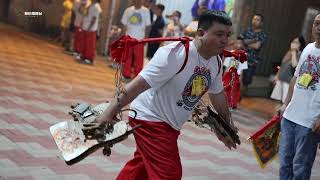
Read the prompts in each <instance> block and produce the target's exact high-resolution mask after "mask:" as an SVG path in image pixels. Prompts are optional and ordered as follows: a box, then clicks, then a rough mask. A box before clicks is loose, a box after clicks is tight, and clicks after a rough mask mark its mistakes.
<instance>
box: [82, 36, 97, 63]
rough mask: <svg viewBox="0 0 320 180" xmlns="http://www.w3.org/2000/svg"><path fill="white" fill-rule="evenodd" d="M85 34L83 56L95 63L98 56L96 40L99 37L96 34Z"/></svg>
mask: <svg viewBox="0 0 320 180" xmlns="http://www.w3.org/2000/svg"><path fill="white" fill-rule="evenodd" d="M83 33H84V40H83V42H84V44H83V49H82V51H81V55H82V57H83V58H84V59H89V60H91V61H92V62H93V60H94V58H95V56H96V40H97V35H96V32H95V31H93V32H90V31H83Z"/></svg>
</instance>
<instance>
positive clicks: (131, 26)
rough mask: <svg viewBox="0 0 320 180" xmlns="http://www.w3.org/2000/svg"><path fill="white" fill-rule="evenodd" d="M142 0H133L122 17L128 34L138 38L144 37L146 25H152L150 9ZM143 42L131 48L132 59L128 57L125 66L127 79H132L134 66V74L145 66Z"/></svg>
mask: <svg viewBox="0 0 320 180" xmlns="http://www.w3.org/2000/svg"><path fill="white" fill-rule="evenodd" d="M141 1H142V0H133V6H131V7H128V8H127V9H126V10H125V11H124V13H123V16H122V18H121V23H122V24H123V25H124V26H125V29H126V34H127V35H129V36H131V37H134V38H136V39H143V38H145V35H146V27H147V26H150V25H151V23H150V13H149V10H148V9H147V8H146V7H144V6H142V2H141ZM143 47H144V46H143V44H138V45H136V46H134V47H133V48H132V49H130V51H129V54H131V56H129V57H131V58H130V59H126V62H125V64H124V67H123V72H122V74H123V77H124V79H125V80H130V79H131V68H132V66H133V69H134V76H137V75H138V74H139V72H140V71H141V70H142V68H143V59H144V58H143Z"/></svg>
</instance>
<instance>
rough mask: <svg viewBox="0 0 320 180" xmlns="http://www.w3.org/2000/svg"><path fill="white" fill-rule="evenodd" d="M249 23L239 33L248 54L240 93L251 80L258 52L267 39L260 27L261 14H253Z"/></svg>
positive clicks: (261, 24) (257, 59)
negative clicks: (249, 25) (248, 25)
mask: <svg viewBox="0 0 320 180" xmlns="http://www.w3.org/2000/svg"><path fill="white" fill-rule="evenodd" d="M251 24H252V25H251V27H249V28H248V29H246V30H245V31H243V32H242V33H241V34H240V37H241V39H242V40H243V42H244V45H245V50H246V52H247V54H248V69H246V70H244V71H243V77H242V84H243V89H242V94H245V92H246V90H247V87H248V85H250V84H251V82H252V78H253V76H254V74H255V70H256V67H257V65H258V63H259V60H260V58H259V52H260V50H261V48H262V46H263V44H264V43H265V41H266V40H267V35H266V33H265V32H264V31H263V28H262V26H263V16H262V15H261V14H255V15H254V16H253V18H252V23H251Z"/></svg>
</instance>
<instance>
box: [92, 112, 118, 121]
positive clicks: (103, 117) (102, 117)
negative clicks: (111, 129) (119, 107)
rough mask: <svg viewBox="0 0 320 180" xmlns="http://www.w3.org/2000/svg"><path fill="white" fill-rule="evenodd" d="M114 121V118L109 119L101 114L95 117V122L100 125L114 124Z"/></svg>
mask: <svg viewBox="0 0 320 180" xmlns="http://www.w3.org/2000/svg"><path fill="white" fill-rule="evenodd" d="M115 121H116V120H115V119H114V118H111V117H109V116H108V115H106V114H104V113H103V114H101V115H100V116H98V117H96V119H95V122H96V123H100V124H109V123H114V122H115Z"/></svg>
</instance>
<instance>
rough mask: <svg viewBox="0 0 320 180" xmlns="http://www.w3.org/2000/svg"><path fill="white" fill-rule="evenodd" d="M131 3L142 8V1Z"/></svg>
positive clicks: (136, 0) (135, 0)
mask: <svg viewBox="0 0 320 180" xmlns="http://www.w3.org/2000/svg"><path fill="white" fill-rule="evenodd" d="M132 3H133V5H134V6H142V0H133V1H132Z"/></svg>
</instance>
